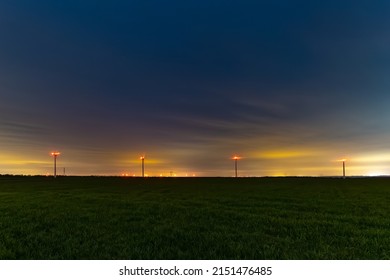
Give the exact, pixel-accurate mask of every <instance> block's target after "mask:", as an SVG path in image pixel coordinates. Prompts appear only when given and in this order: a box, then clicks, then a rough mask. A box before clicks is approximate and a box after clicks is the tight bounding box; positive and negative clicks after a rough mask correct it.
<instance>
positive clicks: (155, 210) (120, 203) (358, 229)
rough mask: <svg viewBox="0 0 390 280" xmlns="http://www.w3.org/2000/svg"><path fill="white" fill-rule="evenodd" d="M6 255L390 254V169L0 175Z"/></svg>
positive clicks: (0, 246)
mask: <svg viewBox="0 0 390 280" xmlns="http://www.w3.org/2000/svg"><path fill="white" fill-rule="evenodd" d="M0 259H78V260H79V259H387V260H388V259H390V178H347V179H345V180H343V179H338V178H120V177H58V178H56V179H54V178H52V177H17V176H0Z"/></svg>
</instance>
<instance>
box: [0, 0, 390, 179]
mask: <svg viewBox="0 0 390 280" xmlns="http://www.w3.org/2000/svg"><path fill="white" fill-rule="evenodd" d="M389 50H390V2H389V1H333V0H331V1H227V0H224V1H222V0H220V1H216V0H211V1H199V0H198V1H145V0H142V1H141V0H139V1H124V0H123V1H119V0H118V1H87V0H86V1H42V0H37V1H22V0H13V1H11V0H9V1H8V0H6V1H1V2H0V154H1V155H0V173H28V174H44V173H47V172H51V159H50V157H49V156H48V154H49V152H50V151H52V150H60V151H61V152H62V155H61V161H59V163H61V164H60V166H61V167H62V166H66V167H67V168H68V170H69V173H72V174H121V173H127V172H128V173H129V174H130V173H131V174H138V173H139V162H138V161H139V160H138V158H139V155H141V154H146V157H147V160H148V161H146V163H148V166H147V167H148V168H149V173H150V174H151V175H156V174H161V173H162V174H164V175H165V174H168V173H169V172H170V171H174V172H176V173H177V174H178V175H183V174H192V173H196V174H197V175H198V174H199V175H208V176H210V175H217V176H230V175H232V170H231V169H232V161H231V160H229V158H230V157H231V156H233V155H235V154H237V155H240V156H242V157H243V160H242V161H241V162H240V167H241V169H242V170H241V173H242V174H243V175H255V176H261V175H284V174H286V175H331V174H337V172H339V170H338V167H339V166H338V164H337V163H335V162H334V160H337V159H338V158H340V157H347V158H348V159H349V161H350V165H349V166H351V167H350V170H351V173H354V174H377V173H378V174H379V173H380V174H390V169H389V168H388V167H387V166H389V164H390V147H388V143H389V140H390V130H389V121H390V113H389V109H388V104H390V103H389V101H390V94H389V90H390V82H389V78H388V77H389V76H390V75H389V74H390V51H389ZM147 171H148V170H147Z"/></svg>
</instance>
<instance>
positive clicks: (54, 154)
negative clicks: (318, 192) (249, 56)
mask: <svg viewBox="0 0 390 280" xmlns="http://www.w3.org/2000/svg"><path fill="white" fill-rule="evenodd" d="M50 154H51V156H53V157H54V171H53V174H54V177H56V175H57V157H58V156H59V155H60V154H61V153H60V152H58V151H55V152H51V153H50ZM139 159H140V160H141V163H142V173H141V176H142V177H149V175H148V174H145V156H140V158H139ZM231 159H232V160H234V171H235V177H238V164H237V162H238V160H240V159H242V157H240V156H233V157H232V158H231ZM338 161H339V162H342V167H343V178H345V177H346V174H345V162H346V161H347V159H345V158H343V159H340V160H338ZM122 176H123V177H137V176H136V174H128V173H122ZM156 177H178V176H177V174H176V173H172V172H171V173H170V175H165V176H164V175H163V174H162V173H161V174H160V175H159V176H156ZM185 177H190V175H188V174H185ZM191 177H196V175H195V173H193V174H192V175H191Z"/></svg>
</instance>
